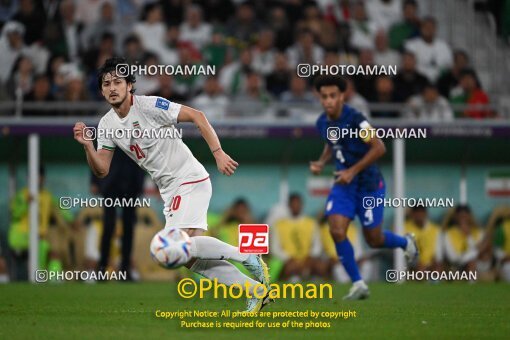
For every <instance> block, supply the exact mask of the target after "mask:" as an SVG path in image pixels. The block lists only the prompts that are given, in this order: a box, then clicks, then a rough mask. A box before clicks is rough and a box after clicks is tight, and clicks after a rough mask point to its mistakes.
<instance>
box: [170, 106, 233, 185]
mask: <svg viewBox="0 0 510 340" xmlns="http://www.w3.org/2000/svg"><path fill="white" fill-rule="evenodd" d="M177 121H178V122H193V123H194V124H195V125H196V126H197V128H198V129H199V130H200V133H201V134H202V137H204V139H205V141H206V142H207V145H209V149H211V152H212V154H213V155H214V158H215V159H216V165H217V166H218V171H219V172H221V173H222V174H224V175H227V176H230V175H232V174H234V171H235V170H236V168H237V166H238V165H239V164H238V163H237V162H236V161H234V160H233V159H232V158H230V156H229V155H227V154H226V153H225V152H224V151H223V150H222V149H221V144H220V140H219V139H218V135H216V131H214V128H213V127H212V126H211V124H210V123H209V121H208V120H207V117H206V116H205V114H204V113H203V112H201V111H198V110H195V109H193V108H191V107H188V106H185V105H182V107H181V110H180V111H179V116H178V117H177Z"/></svg>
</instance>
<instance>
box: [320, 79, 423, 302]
mask: <svg viewBox="0 0 510 340" xmlns="http://www.w3.org/2000/svg"><path fill="white" fill-rule="evenodd" d="M314 85H315V88H316V90H317V92H318V93H319V96H320V101H321V105H322V107H323V108H324V112H323V113H322V114H321V115H320V116H319V119H318V120H317V129H318V130H319V132H320V135H321V137H322V138H324V140H325V145H324V150H323V151H322V154H321V156H320V157H319V159H318V160H317V161H314V162H310V171H311V172H312V173H313V174H316V175H317V174H320V173H321V171H322V169H323V168H324V165H325V164H326V163H327V162H328V161H329V160H331V158H333V157H334V159H335V167H336V171H335V172H334V175H335V183H334V185H333V188H332V189H331V191H330V194H329V197H328V199H327V203H326V216H327V218H328V224H329V229H330V233H331V236H332V237H333V240H334V242H335V248H336V252H337V254H338V256H339V258H340V261H341V262H342V264H343V266H344V267H345V271H346V272H347V273H348V274H349V277H350V278H351V281H352V283H353V284H352V287H351V289H350V290H349V293H348V294H347V295H346V296H344V300H359V299H365V298H367V297H368V296H369V295H370V291H369V289H368V286H367V285H366V283H365V282H364V281H363V279H362V278H361V276H360V273H359V270H358V265H357V264H356V260H355V258H354V250H353V248H352V245H351V243H350V241H349V239H348V238H347V228H348V227H349V224H350V222H351V221H352V220H353V219H354V217H355V216H356V215H357V216H358V218H359V220H360V223H361V225H362V227H363V235H364V237H365V240H366V241H367V243H368V245H369V246H370V247H372V248H402V249H403V250H404V253H405V256H406V259H407V261H408V263H412V262H414V261H416V259H417V257H418V248H417V246H416V241H415V239H414V236H413V235H406V236H399V235H396V234H394V233H392V232H391V231H389V230H383V229H382V221H383V206H382V205H381V206H374V205H373V202H374V200H377V198H384V195H385V191H386V188H385V184H384V178H383V176H382V174H381V172H380V170H379V168H378V167H377V165H376V164H375V162H376V161H377V160H378V159H379V158H380V157H381V156H382V155H384V154H385V152H386V147H385V146H384V143H383V142H382V141H381V140H380V139H379V138H377V137H376V136H375V135H374V134H373V133H370V132H371V131H373V130H371V129H373V128H372V127H371V126H370V124H369V123H368V121H367V119H366V118H365V117H364V116H363V114H361V113H360V112H358V111H357V110H355V109H354V108H352V107H349V106H348V105H345V104H344V92H345V89H346V82H345V80H344V79H343V78H341V77H337V76H319V77H318V78H316V80H315V83H314ZM363 129H365V130H367V131H364V133H360V131H361V130H363ZM351 131H352V133H351ZM344 132H349V133H344ZM361 137H366V138H365V139H364V140H362V139H361ZM371 197H373V198H374V200H372V199H371ZM367 199H368V200H371V201H370V202H368V201H367V202H364V200H367ZM364 203H365V204H364ZM368 203H369V204H368ZM367 205H370V206H367ZM364 206H365V207H367V209H366V208H365V207H364Z"/></svg>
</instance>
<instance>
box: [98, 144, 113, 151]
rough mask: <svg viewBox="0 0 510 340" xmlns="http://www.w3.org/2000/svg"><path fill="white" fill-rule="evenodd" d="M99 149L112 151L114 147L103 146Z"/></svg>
mask: <svg viewBox="0 0 510 340" xmlns="http://www.w3.org/2000/svg"><path fill="white" fill-rule="evenodd" d="M101 149H105V150H108V151H114V150H115V147H114V146H108V145H103V146H102V147H101Z"/></svg>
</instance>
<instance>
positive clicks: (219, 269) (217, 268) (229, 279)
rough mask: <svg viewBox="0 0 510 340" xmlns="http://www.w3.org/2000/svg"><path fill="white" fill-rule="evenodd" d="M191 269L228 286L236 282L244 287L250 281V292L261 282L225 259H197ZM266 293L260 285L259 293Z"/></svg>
mask: <svg viewBox="0 0 510 340" xmlns="http://www.w3.org/2000/svg"><path fill="white" fill-rule="evenodd" d="M190 270H191V271H192V272H195V273H197V274H200V275H202V276H204V277H206V278H208V279H211V280H213V279H217V280H218V282H219V283H223V284H225V285H227V286H231V285H233V284H235V283H237V284H240V285H241V286H243V287H244V284H245V283H246V281H248V282H249V283H250V284H251V286H250V293H251V294H253V292H254V289H255V285H257V284H259V283H260V282H258V281H255V280H253V279H252V278H249V277H248V276H246V275H244V274H243V273H241V272H240V271H239V269H237V268H236V266H234V265H233V264H232V263H230V262H228V261H225V260H199V259H197V260H196V261H195V263H194V264H193V266H191V268H190ZM263 293H264V287H262V286H259V287H258V294H259V295H262V294H263Z"/></svg>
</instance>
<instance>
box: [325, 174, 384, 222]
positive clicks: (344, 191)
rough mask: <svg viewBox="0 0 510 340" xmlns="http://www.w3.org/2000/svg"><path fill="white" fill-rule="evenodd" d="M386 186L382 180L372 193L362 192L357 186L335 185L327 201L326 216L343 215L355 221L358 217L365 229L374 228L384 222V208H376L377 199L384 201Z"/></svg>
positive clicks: (353, 184) (381, 206)
mask: <svg viewBox="0 0 510 340" xmlns="http://www.w3.org/2000/svg"><path fill="white" fill-rule="evenodd" d="M385 194H386V186H385V185H384V182H383V181H382V180H381V182H380V184H379V186H378V189H377V190H375V191H372V192H360V191H359V190H357V185H356V184H355V183H351V184H349V185H339V184H335V185H334V186H333V188H332V189H331V192H330V193H329V196H328V200H327V201H326V213H325V215H326V216H329V215H335V214H336V215H342V216H345V217H348V218H350V219H351V220H353V219H354V217H355V216H356V215H358V218H359V221H360V223H361V225H362V226H363V228H374V227H377V226H378V225H380V224H381V223H382V221H383V213H384V206H383V205H382V204H381V205H380V206H374V205H375V202H376V201H377V198H382V199H384V196H385Z"/></svg>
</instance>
